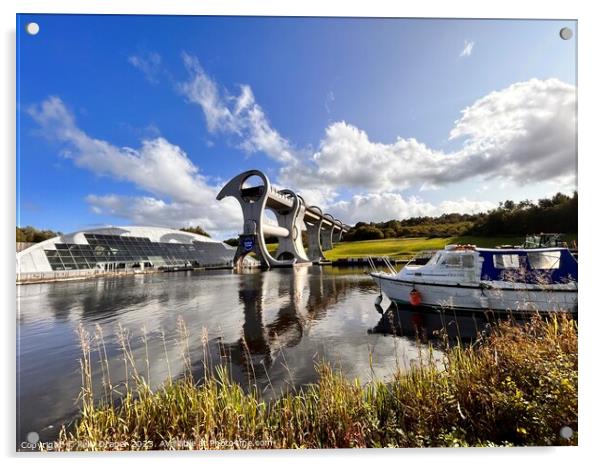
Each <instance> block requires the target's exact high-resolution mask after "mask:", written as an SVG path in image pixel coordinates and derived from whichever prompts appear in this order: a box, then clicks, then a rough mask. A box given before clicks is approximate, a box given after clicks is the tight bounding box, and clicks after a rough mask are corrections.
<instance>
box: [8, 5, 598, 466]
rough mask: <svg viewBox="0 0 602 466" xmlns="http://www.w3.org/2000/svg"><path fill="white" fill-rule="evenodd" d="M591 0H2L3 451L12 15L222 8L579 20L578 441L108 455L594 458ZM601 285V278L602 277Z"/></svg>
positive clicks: (60, 459) (272, 460)
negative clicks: (545, 445) (570, 444)
mask: <svg viewBox="0 0 602 466" xmlns="http://www.w3.org/2000/svg"><path fill="white" fill-rule="evenodd" d="M595 5H596V2H577V1H538V2H534V1H532V2H526V1H524V0H520V1H517V0H505V1H501V0H500V1H498V2H496V3H495V4H493V3H492V2H484V1H480V2H479V1H471V0H454V1H445V0H439V1H426V0H421V1H419V2H418V1H416V2H404V3H401V2H399V3H398V4H397V3H395V2H392V1H390V0H389V1H385V0H369V1H364V2H353V1H351V0H347V1H339V0H330V1H329V0H304V1H294V2H293V1H283V0H281V1H278V0H256V1H251V0H228V1H225V0H221V1H220V0H205V1H198V2H187V1H185V0H169V1H165V0H144V1H142V0H139V1H136V0H120V1H117V0H103V1H101V0H94V1H92V0H88V1H86V0H53V1H52V2H48V1H40V0H38V1H27V0H22V1H15V0H4V1H3V2H0V11H1V13H2V14H1V16H0V18H1V19H0V21H1V22H2V38H3V47H2V49H1V50H2V52H1V53H2V61H1V62H0V63H1V64H2V69H3V70H4V71H3V72H2V86H0V90H1V92H2V99H1V100H0V102H2V103H3V108H2V110H1V111H0V119H1V121H2V124H1V125H0V127H1V131H2V133H1V136H2V141H3V143H4V144H5V146H4V147H5V150H4V152H3V156H2V157H1V158H0V159H1V160H2V167H1V168H2V169H1V171H0V173H2V183H1V186H2V190H3V192H2V194H3V196H2V199H3V202H4V206H5V210H4V215H3V220H4V222H3V228H2V229H1V235H2V245H3V248H2V256H1V258H0V259H1V260H0V263H2V264H3V267H2V274H3V280H2V282H1V283H2V286H3V289H2V291H3V293H2V296H3V298H4V300H5V306H4V309H3V318H4V319H3V324H4V325H3V329H4V345H5V349H6V351H4V352H3V357H2V365H3V372H4V377H3V380H4V382H3V383H2V384H1V387H2V400H3V401H4V409H3V410H2V411H1V412H2V413H3V418H4V419H3V422H1V423H0V426H1V429H2V430H1V431H0V439H2V442H3V447H4V448H3V452H4V456H7V457H12V458H9V461H10V462H12V461H15V456H16V454H15V453H14V445H15V417H14V416H15V408H14V406H15V385H14V380H15V346H14V343H15V286H14V277H15V271H14V263H15V262H14V230H13V227H14V224H15V175H14V173H15V161H14V154H15V65H14V62H15V14H16V13H17V12H20V13H104V14H108V13H115V14H117V13H119V14H136V13H139V14H223V15H228V14H229V15H275V16H382V17H387V16H400V17H429V16H430V17H476V18H491V17H497V18H562V19H577V20H578V21H579V25H578V29H579V33H578V37H579V75H578V87H579V153H580V156H579V174H578V176H579V195H580V198H581V199H580V222H579V230H580V232H579V243H580V249H581V254H580V272H581V273H580V275H581V283H580V285H581V286H580V292H579V300H580V304H581V306H580V308H581V318H580V335H579V340H580V347H579V353H580V354H579V360H580V369H579V374H580V376H579V382H580V390H579V406H580V410H579V415H580V417H579V444H580V446H579V447H578V448H552V449H542V448H529V449H517V448H515V449H509V450H501V449H493V450H492V449H479V450H474V449H463V450H461V451H453V450H447V449H439V450H434V449H431V450H424V451H423V450H396V451H385V450H382V451H343V452H338V451H317V452H316V451H310V452H298V453H294V452H286V451H285V452H251V453H242V452H237V453H225V454H224V453H222V454H217V453H207V454H203V453H192V454H188V455H186V454H177V455H173V454H158V453H155V454H153V455H131V454H129V455H111V456H110V458H111V459H112V460H114V459H127V460H129V462H135V463H143V462H144V463H145V464H146V463H151V464H158V463H164V462H165V460H166V459H168V458H169V459H173V460H176V461H178V462H181V461H183V460H189V459H190V460H192V461H194V462H196V463H198V461H199V460H200V461H204V460H209V459H212V460H218V459H222V460H226V461H231V462H244V463H247V462H257V463H261V464H264V465H265V464H266V463H269V464H281V463H282V462H283V461H286V462H287V464H291V465H292V464H303V465H305V464H306V463H307V461H311V462H312V463H314V462H317V463H321V464H326V463H329V462H332V461H340V460H342V461H345V462H351V463H358V464H359V463H365V462H366V461H371V460H372V458H373V457H374V456H377V457H378V456H380V458H378V460H380V461H383V462H391V461H395V462H397V461H404V462H406V461H419V462H421V463H423V462H429V463H430V462H433V463H435V462H436V463H439V464H441V463H442V462H444V463H449V462H450V461H451V462H454V463H456V462H457V463H460V464H463V465H465V464H472V463H475V464H476V463H482V462H483V461H486V462H487V463H488V464H492V465H495V464H503V465H504V466H507V463H508V462H516V461H517V460H519V461H520V460H527V461H533V462H540V461H542V460H543V461H545V462H546V463H552V464H553V463H556V464H566V463H567V462H568V461H571V462H573V461H579V462H582V461H583V462H587V460H588V459H589V458H592V457H593V458H595V457H596V453H598V452H597V451H596V447H597V446H598V439H597V432H600V431H601V430H602V429H601V428H600V425H599V424H600V423H599V421H598V420H599V419H601V417H600V414H601V413H600V395H599V394H598V392H599V391H600V379H601V378H600V375H599V368H600V360H599V356H598V355H599V354H600V346H598V345H599V342H600V341H601V338H600V335H599V334H600V330H601V329H602V325H601V318H600V316H601V315H602V310H600V309H598V306H597V303H596V302H594V297H595V294H594V290H595V289H596V285H597V283H596V282H595V280H598V279H599V277H600V275H599V273H598V271H597V270H596V262H597V261H596V259H597V256H599V253H597V249H596V246H597V247H598V249H599V248H600V243H601V240H600V239H599V236H600V235H599V233H598V230H599V226H598V225H599V223H600V222H599V221H598V216H597V215H596V214H597V213H598V211H599V207H598V200H599V199H601V198H602V196H600V190H599V189H597V187H598V186H599V185H600V184H601V183H600V180H599V178H600V173H601V171H600V157H601V149H600V141H599V139H600V138H599V137H598V135H599V134H600V133H601V130H602V118H600V116H599V112H600V106H601V103H602V102H601V99H600V91H599V88H600V86H601V85H602V75H601V71H600V58H599V57H600V46H601V45H602V38H601V34H600V30H602V24H601V21H602V18H601V17H600V16H599V15H598V14H596V13H597V12H596V9H595V8H594V6H595ZM598 287H599V285H598ZM72 456H75V457H71V458H69V457H65V455H57V454H52V455H38V454H34V455H31V454H27V455H22V454H19V455H17V458H19V457H21V458H22V459H24V460H25V461H27V462H31V461H32V460H34V461H36V460H44V461H46V462H49V463H52V464H63V463H64V462H65V461H77V462H81V461H82V459H85V461H86V462H88V461H89V462H92V463H100V462H106V460H107V455H97V456H90V455H72Z"/></svg>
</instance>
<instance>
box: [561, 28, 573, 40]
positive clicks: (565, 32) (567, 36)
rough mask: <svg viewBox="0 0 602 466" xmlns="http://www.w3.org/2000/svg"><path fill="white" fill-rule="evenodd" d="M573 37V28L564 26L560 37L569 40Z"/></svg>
mask: <svg viewBox="0 0 602 466" xmlns="http://www.w3.org/2000/svg"><path fill="white" fill-rule="evenodd" d="M571 37H573V30H572V29H571V28H562V29H561V30H560V38H561V39H563V40H569V39H570V38H571Z"/></svg>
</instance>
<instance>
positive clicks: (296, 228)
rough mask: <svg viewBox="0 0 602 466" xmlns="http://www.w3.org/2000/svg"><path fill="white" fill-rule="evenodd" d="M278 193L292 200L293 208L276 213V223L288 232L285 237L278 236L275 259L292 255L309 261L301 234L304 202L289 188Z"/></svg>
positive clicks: (302, 260)
mask: <svg viewBox="0 0 602 466" xmlns="http://www.w3.org/2000/svg"><path fill="white" fill-rule="evenodd" d="M279 193H280V194H283V195H285V196H287V197H289V198H290V199H291V200H292V201H293V208H292V209H291V210H290V211H288V212H285V211H282V212H280V213H278V215H277V219H278V225H279V226H280V227H281V228H284V229H287V230H288V231H289V232H290V234H289V235H288V236H286V237H279V238H278V250H277V251H276V259H277V260H282V259H286V258H291V257H292V258H294V259H295V260H296V261H297V262H310V260H309V258H308V257H307V254H306V253H305V249H304V247H303V238H302V236H301V231H302V229H303V217H304V216H305V204H304V203H303V202H301V199H300V198H299V196H298V195H297V194H295V193H294V192H293V191H291V190H290V189H283V190H281V191H279Z"/></svg>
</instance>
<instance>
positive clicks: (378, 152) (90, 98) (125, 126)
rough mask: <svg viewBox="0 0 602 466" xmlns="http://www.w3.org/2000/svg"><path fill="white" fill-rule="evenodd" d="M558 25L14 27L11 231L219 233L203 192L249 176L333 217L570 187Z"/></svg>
mask: <svg viewBox="0 0 602 466" xmlns="http://www.w3.org/2000/svg"><path fill="white" fill-rule="evenodd" d="M31 21H35V22H37V23H39V25H40V32H39V34H37V35H35V36H30V35H27V34H26V33H25V32H24V28H25V24H27V23H28V22H31ZM564 26H569V27H571V28H572V29H573V30H574V31H576V24H575V23H574V22H572V21H526V20H523V21H503V20H417V19H412V20H401V19H336V18H329V19H327V18H237V17H183V16H172V17H168V16H85V15H29V14H28V15H20V16H18V17H17V31H18V32H17V47H18V59H17V60H18V67H17V73H18V76H17V86H18V95H17V96H18V114H17V118H18V177H19V178H18V190H19V192H18V203H19V205H18V213H19V219H18V223H19V224H20V225H27V224H31V225H35V226H37V227H41V228H52V229H58V230H61V231H64V232H67V231H73V230H77V229H81V228H84V227H87V226H92V225H99V224H134V223H144V224H161V225H168V226H181V225H187V224H196V223H201V224H202V225H203V226H204V227H205V228H208V229H209V230H210V231H211V232H212V233H213V234H214V235H216V236H218V237H227V236H231V235H233V234H234V233H235V232H236V230H237V229H239V226H237V225H238V223H239V222H240V213H239V212H238V209H237V206H236V205H235V204H232V203H231V202H228V201H225V202H222V204H219V203H217V201H214V196H215V193H216V192H217V190H218V189H219V187H220V186H221V185H222V184H223V183H224V182H225V181H227V180H228V179H229V178H231V177H232V176H234V175H235V174H237V173H239V172H241V171H243V170H247V169H251V168H259V169H262V170H265V171H266V172H267V173H269V176H270V178H271V179H272V181H273V182H274V183H275V184H277V185H280V186H283V187H291V188H294V189H296V190H298V191H300V192H301V193H302V194H303V195H304V196H305V197H306V198H308V199H310V200H311V201H313V202H315V203H317V204H318V205H321V206H323V207H326V208H327V209H329V210H330V211H331V212H333V213H334V214H335V215H336V216H338V217H339V218H341V219H342V220H343V221H345V222H346V223H355V222H357V221H359V220H364V221H370V220H375V221H381V220H386V219H390V218H402V217H407V216H411V215H437V214H440V213H443V212H450V211H461V212H473V211H478V210H485V209H487V208H490V207H492V206H494V205H495V204H497V202H498V201H500V200H505V199H507V198H510V199H515V200H520V199H525V198H530V199H537V198H539V197H543V196H546V195H549V194H550V193H553V192H555V191H557V190H562V191H565V192H570V191H572V190H573V189H576V148H575V144H574V141H575V131H574V129H575V119H576V114H575V108H576V107H575V105H576V89H575V85H576V74H575V73H576V72H575V63H576V56H575V48H576V47H575V46H576V41H575V38H573V39H572V40H569V41H563V40H561V39H560V37H559V34H558V31H559V30H560V28H561V27H564Z"/></svg>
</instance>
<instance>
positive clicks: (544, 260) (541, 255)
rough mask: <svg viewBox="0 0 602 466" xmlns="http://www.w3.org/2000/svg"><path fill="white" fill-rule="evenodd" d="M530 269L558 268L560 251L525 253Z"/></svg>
mask: <svg viewBox="0 0 602 466" xmlns="http://www.w3.org/2000/svg"><path fill="white" fill-rule="evenodd" d="M527 257H528V258H529V264H531V268H532V269H538V270H550V269H558V268H560V251H540V252H529V253H527Z"/></svg>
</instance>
